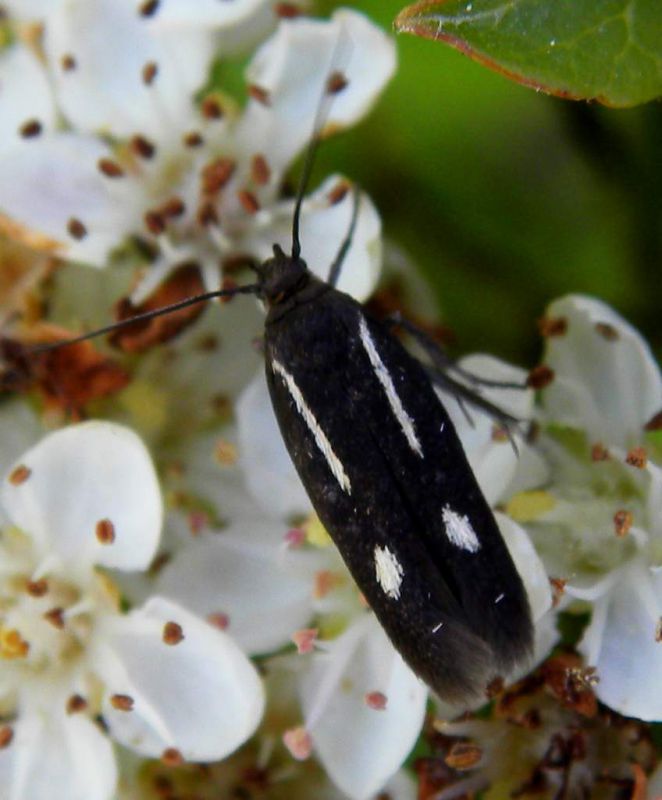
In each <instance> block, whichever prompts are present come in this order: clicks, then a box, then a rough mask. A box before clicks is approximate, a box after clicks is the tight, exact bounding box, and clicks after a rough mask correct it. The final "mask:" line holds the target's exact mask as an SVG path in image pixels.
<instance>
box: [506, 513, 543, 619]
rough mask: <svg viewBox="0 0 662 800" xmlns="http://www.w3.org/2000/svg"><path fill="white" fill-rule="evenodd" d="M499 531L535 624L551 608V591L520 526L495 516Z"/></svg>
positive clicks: (529, 541) (526, 535) (540, 565)
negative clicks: (516, 572)
mask: <svg viewBox="0 0 662 800" xmlns="http://www.w3.org/2000/svg"><path fill="white" fill-rule="evenodd" d="M496 519H497V522H498V523H499V530H500V531H501V535H502V536H503V539H504V541H505V543H506V546H507V547H508V552H509V553H510V556H511V558H512V559H513V561H514V562H515V567H516V568H517V571H518V572H519V575H520V577H521V578H522V581H523V583H524V588H525V589H526V593H527V596H528V598H529V606H530V608H531V616H532V618H533V621H534V622H536V621H537V620H539V619H540V618H541V617H543V615H544V614H546V613H547V612H548V611H549V609H550V608H551V607H552V591H551V588H550V585H549V578H548V577H547V572H546V571H545V567H544V566H543V563H542V561H541V560H540V558H539V557H538V554H537V553H536V551H535V548H534V546H533V544H532V543H531V539H529V536H528V534H527V533H526V531H525V530H524V528H522V527H521V526H520V525H518V524H517V523H516V522H515V521H514V520H512V519H511V518H510V517H507V516H506V515H505V514H500V513H497V514H496Z"/></svg>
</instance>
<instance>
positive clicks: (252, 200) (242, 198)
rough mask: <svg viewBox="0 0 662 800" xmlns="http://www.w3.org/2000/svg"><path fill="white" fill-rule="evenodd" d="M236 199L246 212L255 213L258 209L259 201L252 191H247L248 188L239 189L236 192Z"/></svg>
mask: <svg viewBox="0 0 662 800" xmlns="http://www.w3.org/2000/svg"><path fill="white" fill-rule="evenodd" d="M237 199H238V200H239V202H240V203H241V205H242V207H243V209H244V211H246V213H247V214H257V212H258V211H259V210H260V201H259V200H258V199H257V197H256V196H255V195H254V194H253V192H249V191H248V189H240V190H239V191H238V192H237Z"/></svg>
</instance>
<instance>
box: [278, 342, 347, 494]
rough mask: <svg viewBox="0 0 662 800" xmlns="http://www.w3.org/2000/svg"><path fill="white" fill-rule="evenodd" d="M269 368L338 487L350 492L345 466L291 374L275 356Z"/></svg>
mask: <svg viewBox="0 0 662 800" xmlns="http://www.w3.org/2000/svg"><path fill="white" fill-rule="evenodd" d="M271 368H272V369H273V371H274V372H277V373H278V374H279V375H280V377H281V378H282V379H283V383H284V384H285V387H286V389H287V391H288V392H289V393H290V396H291V398H292V400H294V405H295V406H296V409H297V411H298V412H299V414H301V416H302V417H303V421H304V422H305V423H306V425H307V426H308V430H309V431H310V432H311V433H312V434H313V437H314V438H315V444H316V445H317V447H318V448H319V450H320V452H321V453H322V455H323V456H324V458H325V460H326V463H327V464H328V465H329V469H330V470H331V472H332V473H333V476H334V477H335V479H336V480H337V481H338V483H339V484H340V488H341V489H342V490H343V492H347V494H351V493H352V485H351V483H350V482H349V478H348V477H347V473H346V472H345V468H344V467H343V465H342V462H341V461H340V459H339V458H338V456H337V455H336V454H335V453H334V452H333V448H332V447H331V442H329V440H328V439H327V438H326V434H325V433H324V431H323V430H322V428H321V427H320V424H319V422H318V421H317V420H316V419H315V415H314V414H313V412H312V411H311V410H310V408H309V407H308V405H307V404H306V401H305V400H304V397H303V394H302V393H301V389H299V387H298V386H297V385H296V382H295V380H294V378H293V377H292V375H291V374H290V373H289V372H288V371H287V370H286V369H285V367H284V366H283V365H282V364H281V363H280V361H276V359H275V358H274V359H272V361H271Z"/></svg>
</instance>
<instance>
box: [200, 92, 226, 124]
mask: <svg viewBox="0 0 662 800" xmlns="http://www.w3.org/2000/svg"><path fill="white" fill-rule="evenodd" d="M200 112H201V113H202V116H203V117H204V118H205V119H222V118H223V117H224V116H225V112H224V111H223V106H222V105H221V103H220V102H219V100H218V98H217V97H214V96H213V95H208V96H207V97H205V99H204V100H203V101H202V103H201V105H200Z"/></svg>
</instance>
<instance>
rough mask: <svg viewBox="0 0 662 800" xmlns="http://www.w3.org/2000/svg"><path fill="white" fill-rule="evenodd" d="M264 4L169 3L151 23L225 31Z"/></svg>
mask: <svg viewBox="0 0 662 800" xmlns="http://www.w3.org/2000/svg"><path fill="white" fill-rule="evenodd" d="M263 5H266V0H233V2H231V3H219V2H218V0H168V2H167V3H165V4H164V5H163V8H159V9H157V12H156V14H155V16H154V17H153V20H154V22H155V23H156V24H157V25H158V26H159V27H161V26H163V27H165V26H172V27H176V26H182V27H184V28H187V27H190V28H203V27H204V28H206V27H210V28H212V27H213V28H217V27H218V28H226V27H233V26H235V25H237V24H238V23H240V22H243V21H244V20H246V19H248V18H249V17H250V16H251V15H253V14H255V13H256V12H257V11H258V10H259V9H260V7H261V6H263Z"/></svg>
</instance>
